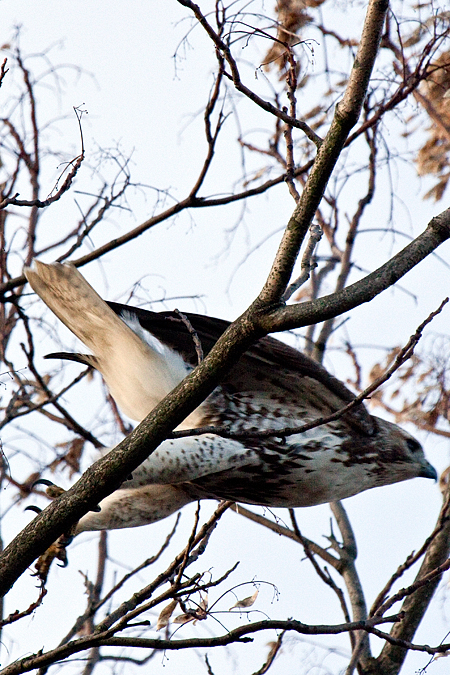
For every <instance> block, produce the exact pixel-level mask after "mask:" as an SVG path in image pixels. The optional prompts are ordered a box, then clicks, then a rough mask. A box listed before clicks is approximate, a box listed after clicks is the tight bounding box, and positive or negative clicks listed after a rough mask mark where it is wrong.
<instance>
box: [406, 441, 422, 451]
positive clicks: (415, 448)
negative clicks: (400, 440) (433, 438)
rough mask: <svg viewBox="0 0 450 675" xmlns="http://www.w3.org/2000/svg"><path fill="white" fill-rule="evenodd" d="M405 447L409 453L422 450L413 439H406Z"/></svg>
mask: <svg viewBox="0 0 450 675" xmlns="http://www.w3.org/2000/svg"><path fill="white" fill-rule="evenodd" d="M406 445H407V446H408V448H409V449H410V450H411V452H418V451H419V450H422V446H421V445H420V443H419V442H418V441H416V440H415V439H414V438H407V439H406Z"/></svg>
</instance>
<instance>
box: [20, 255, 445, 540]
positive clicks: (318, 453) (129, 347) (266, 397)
mask: <svg viewBox="0 0 450 675" xmlns="http://www.w3.org/2000/svg"><path fill="white" fill-rule="evenodd" d="M25 274H26V276H27V279H28V281H29V282H30V284H31V286H32V288H33V289H34V290H35V291H36V293H37V294H38V295H39V296H40V297H41V298H42V300H43V301H44V302H45V303H46V304H47V305H48V307H50V309H51V310H52V311H53V312H54V313H55V314H56V316H57V317H58V318H59V319H60V320H61V321H62V322H63V323H64V324H65V325H66V326H67V327H68V328H69V329H70V330H71V331H72V332H73V333H74V334H75V335H76V336H77V337H78V338H79V339H80V340H81V341H82V342H83V343H84V344H85V345H86V347H87V348H88V349H89V350H91V352H92V355H83V354H72V355H70V354H54V355H51V356H59V357H62V358H70V359H72V360H75V361H80V362H82V363H86V364H89V365H92V366H93V367H94V368H96V369H97V370H98V371H100V373H101V374H102V376H103V378H104V380H105V382H106V384H107V386H108V388H109V391H110V392H111V394H112V396H113V397H114V399H115V400H116V402H117V404H118V405H119V407H120V408H121V409H122V411H123V412H124V413H125V414H126V415H128V416H129V417H131V418H132V419H134V420H136V421H140V420H142V419H143V418H144V417H145V416H146V415H147V414H148V413H149V412H150V410H151V409H152V408H153V407H154V406H155V405H156V404H157V403H158V402H159V401H160V400H161V399H162V398H163V397H164V396H165V395H166V394H168V393H169V392H170V391H171V390H172V389H173V388H174V387H175V386H176V385H177V384H178V383H179V382H180V381H181V380H182V379H183V378H184V377H185V375H186V374H187V373H188V372H189V371H190V370H191V369H192V367H193V366H195V364H196V361H197V358H196V352H195V347H194V342H193V340H192V336H191V335H190V334H189V331H188V329H187V327H186V325H185V324H184V323H183V321H182V320H181V319H180V318H179V316H178V315H177V314H175V313H172V312H161V313H154V312H148V311H145V310H141V309H136V308H133V307H127V306H125V305H118V304H116V303H110V305H108V304H107V303H106V302H104V301H103V300H102V299H101V298H100V297H99V295H97V293H96V292H95V291H94V290H93V288H92V287H91V286H90V285H89V284H88V283H87V281H86V280H85V279H84V277H83V276H82V275H81V274H80V273H79V272H78V270H77V269H76V268H75V267H73V266H72V265H70V264H64V265H62V264H60V263H54V264H52V265H46V264H43V263H41V262H38V261H35V263H34V265H33V267H32V268H29V269H27V270H26V271H25ZM188 318H189V321H190V322H191V324H192V326H193V328H194V329H195V331H196V332H197V333H198V336H199V338H200V340H201V343H202V346H203V350H204V351H205V352H208V351H209V350H210V349H211V347H212V346H213V345H214V343H215V342H216V340H217V339H218V337H219V336H220V335H221V334H222V333H223V331H224V330H225V329H226V327H227V325H228V324H227V322H225V321H221V320H219V319H213V318H209V317H204V316H199V315H195V314H189V315H188ZM352 398H353V395H352V393H351V392H350V391H349V390H348V389H347V388H346V387H345V385H344V384H342V382H340V381H339V380H337V379H336V378H334V377H332V376H331V375H330V374H329V373H328V372H327V371H326V370H325V369H324V368H322V367H321V366H320V365H318V364H317V363H316V362H314V361H312V360H311V359H309V358H308V357H306V356H305V355H303V354H302V353H300V352H298V351H297V350H295V349H293V348H292V347H288V346H286V345H285V344H283V343H282V342H279V341H278V340H275V339H273V338H263V339H261V340H259V341H258V342H257V343H256V344H255V345H254V346H253V347H252V348H251V349H250V350H249V351H248V352H247V353H246V354H245V355H244V356H243V357H242V358H241V359H240V361H239V363H238V364H237V365H236V366H234V368H233V369H232V370H231V372H230V373H229V374H228V376H227V377H226V379H225V380H224V381H223V382H222V384H221V385H220V386H218V387H217V388H216V389H215V391H214V392H213V393H212V394H211V395H210V396H209V397H208V398H207V399H206V401H205V402H204V403H202V405H201V406H199V407H198V408H197V409H196V410H195V411H194V412H193V413H192V414H191V415H189V417H188V418H187V419H186V420H184V422H183V423H182V424H181V425H180V427H179V428H184V429H188V428H193V427H194V428H195V427H202V426H205V425H211V424H215V425H218V426H219V425H220V426H221V427H223V426H226V427H227V428H228V429H229V430H230V431H231V432H235V433H236V432H240V431H249V430H253V431H254V430H262V429H282V428H284V427H288V426H291V427H294V426H300V425H301V424H304V423H305V422H309V421H312V420H314V419H316V418H318V417H320V416H322V415H327V414H329V413H331V412H334V411H335V410H339V409H341V408H343V407H344V406H345V405H346V404H347V403H348V402H349V401H351V400H352ZM417 476H422V477H424V478H433V479H436V471H435V470H434V468H433V467H432V466H431V465H430V464H429V463H428V462H427V461H426V459H425V457H424V454H423V451H422V448H421V446H420V444H419V443H418V442H417V441H416V440H415V439H414V438H413V437H412V436H410V435H409V434H408V433H407V432H406V431H403V430H402V429H400V427H398V426H396V425H395V424H391V423H390V422H386V421H385V420H382V419H380V418H378V417H373V416H371V415H369V413H368V412H367V410H366V409H365V407H364V406H363V405H360V406H358V408H356V409H354V410H353V411H352V412H349V413H347V414H346V415H344V416H343V417H341V418H340V419H338V420H336V421H334V422H331V423H328V424H324V425H321V426H318V427H316V428H314V429H311V430H310V431H307V432H304V433H302V434H296V435H293V436H287V437H286V438H277V437H271V438H265V439H261V438H257V437H254V438H251V437H250V438H247V439H245V440H233V439H228V438H221V437H219V436H217V435H215V434H203V435H198V436H193V437H189V438H178V439H175V440H166V441H164V442H163V443H162V444H161V445H160V446H159V448H158V449H157V450H156V451H155V452H154V453H153V454H152V455H151V456H150V457H149V458H148V459H147V460H146V461H145V462H143V463H142V464H141V465H140V466H139V467H138V468H137V469H136V471H134V472H133V476H132V477H131V479H130V480H126V479H125V477H124V481H125V482H124V484H123V486H122V488H121V489H119V490H116V491H115V492H113V493H112V494H111V495H110V496H109V497H107V498H106V499H104V500H103V501H102V502H101V503H100V509H101V510H100V511H99V512H98V513H95V512H90V513H88V514H86V515H85V516H84V517H83V518H82V519H81V520H80V522H79V523H78V526H77V533H78V532H82V531H84V530H101V529H114V528H121V527H134V526H137V525H145V524H147V523H151V522H154V521H156V520H159V519H161V518H164V517H166V516H168V515H170V514H171V513H173V512H174V511H176V510H177V509H179V508H181V507H182V506H184V505H185V504H187V503H189V502H191V501H194V500H197V499H208V498H216V499H230V500H234V501H238V502H246V503H248V504H260V505H265V506H271V507H277V506H283V507H296V506H313V505H315V504H321V503H324V502H331V501H336V500H339V499H344V498H345V497H350V496H352V495H355V494H357V493H358V492H362V491H363V490H367V489H369V488H373V487H376V486H380V485H388V484H391V483H396V482H398V481H403V480H407V479H409V478H415V477H417Z"/></svg>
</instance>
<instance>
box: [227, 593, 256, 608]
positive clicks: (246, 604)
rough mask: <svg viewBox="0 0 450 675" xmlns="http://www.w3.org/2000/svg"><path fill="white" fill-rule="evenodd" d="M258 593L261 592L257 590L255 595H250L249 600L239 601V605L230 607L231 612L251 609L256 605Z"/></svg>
mask: <svg viewBox="0 0 450 675" xmlns="http://www.w3.org/2000/svg"><path fill="white" fill-rule="evenodd" d="M258 593H259V591H258V589H256V591H255V592H254V593H253V595H250V596H249V597H248V598H244V599H243V600H238V601H237V603H236V604H235V605H233V607H230V610H232V609H244V608H245V607H251V606H252V605H253V604H254V602H255V600H256V598H257V597H258Z"/></svg>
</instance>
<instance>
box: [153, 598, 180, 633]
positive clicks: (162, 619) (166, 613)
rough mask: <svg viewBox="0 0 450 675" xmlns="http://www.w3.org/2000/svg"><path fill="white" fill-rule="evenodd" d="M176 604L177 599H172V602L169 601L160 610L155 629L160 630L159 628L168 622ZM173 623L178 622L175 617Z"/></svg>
mask: <svg viewBox="0 0 450 675" xmlns="http://www.w3.org/2000/svg"><path fill="white" fill-rule="evenodd" d="M177 604H178V602H177V600H172V602H170V603H169V604H168V605H166V607H164V609H163V610H162V611H161V614H160V615H159V616H158V621H157V624H156V630H161V628H165V627H166V626H167V625H168V624H169V621H170V617H171V616H172V614H173V611H174V609H175V607H176V606H177ZM174 623H179V622H177V621H176V619H175V621H174Z"/></svg>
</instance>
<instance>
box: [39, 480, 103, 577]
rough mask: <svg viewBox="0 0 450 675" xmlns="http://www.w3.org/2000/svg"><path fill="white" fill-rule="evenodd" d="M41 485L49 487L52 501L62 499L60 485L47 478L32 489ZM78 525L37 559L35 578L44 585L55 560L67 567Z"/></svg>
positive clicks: (48, 494) (48, 491)
mask: <svg viewBox="0 0 450 675" xmlns="http://www.w3.org/2000/svg"><path fill="white" fill-rule="evenodd" d="M39 484H43V485H46V486H47V487H46V490H45V493H46V495H47V497H49V498H50V499H52V500H53V499H56V497H60V496H61V495H62V494H63V493H64V492H65V490H64V489H63V488H61V487H59V486H58V485H55V484H54V483H52V482H51V481H49V480H46V479H45V478H40V479H39V480H37V481H35V482H34V483H33V485H32V487H34V486H35V485H39ZM26 510H29V511H35V512H38V513H39V512H40V511H41V509H39V508H38V507H35V506H28V507H27V509H26ZM95 511H100V507H99V506H97V507H96V509H95ZM77 525H78V522H77V523H75V524H74V525H72V526H71V527H70V528H69V529H68V531H67V532H65V533H64V534H62V535H61V536H60V537H58V539H57V540H56V541H55V542H53V544H52V545H51V546H49V547H48V549H47V550H46V551H45V552H44V553H43V554H42V555H41V556H39V558H38V559H37V561H36V564H35V569H36V571H35V572H34V576H37V577H38V578H39V579H40V581H41V582H42V583H43V584H45V582H46V581H47V577H48V573H49V570H50V566H51V564H52V562H53V561H54V560H55V559H56V560H60V561H61V563H62V565H60V567H66V566H67V564H68V560H67V553H66V548H67V546H69V544H70V543H71V542H72V540H73V538H74V536H75V531H76V528H77Z"/></svg>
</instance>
